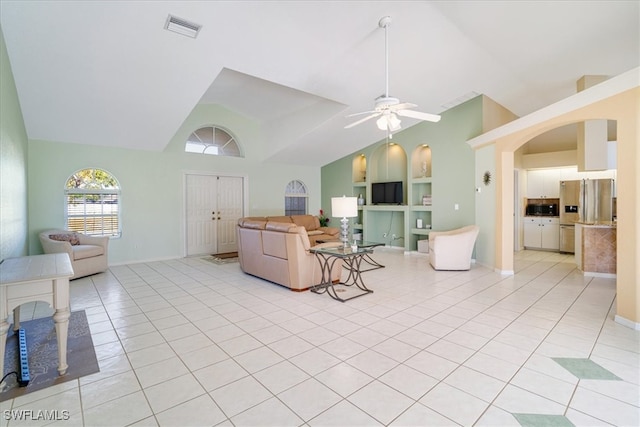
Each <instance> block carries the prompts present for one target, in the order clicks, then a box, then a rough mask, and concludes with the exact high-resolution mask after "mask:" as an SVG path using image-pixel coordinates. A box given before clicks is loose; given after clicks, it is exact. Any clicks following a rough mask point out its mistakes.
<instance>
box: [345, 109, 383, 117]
mask: <svg viewBox="0 0 640 427" xmlns="http://www.w3.org/2000/svg"><path fill="white" fill-rule="evenodd" d="M371 113H377V111H375V110H371V111H363V112H361V113H353V114H349V115H348V116H345V117H355V116H361V115H363V114H371Z"/></svg>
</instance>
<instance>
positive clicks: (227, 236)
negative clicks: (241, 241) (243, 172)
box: [214, 176, 244, 253]
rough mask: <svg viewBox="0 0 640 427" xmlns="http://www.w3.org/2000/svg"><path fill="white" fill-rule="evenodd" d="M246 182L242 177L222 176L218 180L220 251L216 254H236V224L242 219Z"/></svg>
mask: <svg viewBox="0 0 640 427" xmlns="http://www.w3.org/2000/svg"><path fill="white" fill-rule="evenodd" d="M243 187H244V182H243V179H242V178H240V177H232V176H221V177H219V179H218V219H217V222H218V230H217V233H218V250H217V252H214V253H228V252H236V251H237V250H238V241H237V238H236V224H237V223H238V219H239V218H242V215H243V210H242V202H243V198H244V196H243Z"/></svg>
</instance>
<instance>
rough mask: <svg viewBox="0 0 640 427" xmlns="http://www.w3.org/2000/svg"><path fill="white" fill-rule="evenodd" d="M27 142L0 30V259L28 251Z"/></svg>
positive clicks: (20, 254)
mask: <svg viewBox="0 0 640 427" xmlns="http://www.w3.org/2000/svg"><path fill="white" fill-rule="evenodd" d="M27 141H28V140H27V132H26V130H25V127H24V120H23V118H22V111H21V109H20V101H19V100H18V94H17V91H16V84H15V81H14V79H13V72H12V71H11V64H10V63H9V57H8V55H7V48H6V45H5V42H4V35H3V34H2V30H1V29H0V260H2V259H5V258H10V257H16V256H23V255H26V254H27V252H28V243H27Z"/></svg>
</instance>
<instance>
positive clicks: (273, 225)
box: [265, 221, 298, 233]
mask: <svg viewBox="0 0 640 427" xmlns="http://www.w3.org/2000/svg"><path fill="white" fill-rule="evenodd" d="M265 230H270V231H278V232H280V233H294V232H297V230H298V226H297V225H295V224H294V223H292V222H288V223H287V222H271V221H269V222H268V223H267V225H266V226H265Z"/></svg>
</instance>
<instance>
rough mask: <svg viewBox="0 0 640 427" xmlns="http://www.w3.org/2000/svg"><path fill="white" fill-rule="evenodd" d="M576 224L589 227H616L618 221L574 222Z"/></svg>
mask: <svg viewBox="0 0 640 427" xmlns="http://www.w3.org/2000/svg"><path fill="white" fill-rule="evenodd" d="M576 225H581V226H583V227H591V228H616V227H617V226H618V223H617V222H616V221H598V222H579V221H578V222H576Z"/></svg>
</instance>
